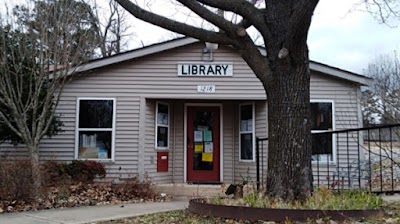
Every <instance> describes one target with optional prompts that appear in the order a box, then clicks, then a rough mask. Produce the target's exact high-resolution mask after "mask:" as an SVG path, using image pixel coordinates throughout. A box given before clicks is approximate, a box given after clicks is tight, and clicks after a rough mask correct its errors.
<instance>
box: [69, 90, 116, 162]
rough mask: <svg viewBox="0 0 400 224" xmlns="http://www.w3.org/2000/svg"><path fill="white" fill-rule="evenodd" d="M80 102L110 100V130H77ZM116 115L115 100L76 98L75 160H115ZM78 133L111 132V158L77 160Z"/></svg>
mask: <svg viewBox="0 0 400 224" xmlns="http://www.w3.org/2000/svg"><path fill="white" fill-rule="evenodd" d="M81 100H104V101H107V100H112V101H113V114H112V116H113V118H112V119H113V121H112V128H79V112H80V101H81ZM116 114H117V99H116V98H103V97H78V98H77V99H76V119H75V156H74V158H75V159H77V160H96V161H114V159H115V130H116ZM80 131H111V158H110V159H96V158H79V157H78V155H79V132H80Z"/></svg>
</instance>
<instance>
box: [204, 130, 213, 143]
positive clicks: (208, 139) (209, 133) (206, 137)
mask: <svg viewBox="0 0 400 224" xmlns="http://www.w3.org/2000/svg"><path fill="white" fill-rule="evenodd" d="M203 136H204V141H205V142H211V141H212V131H207V130H206V131H204V134H203Z"/></svg>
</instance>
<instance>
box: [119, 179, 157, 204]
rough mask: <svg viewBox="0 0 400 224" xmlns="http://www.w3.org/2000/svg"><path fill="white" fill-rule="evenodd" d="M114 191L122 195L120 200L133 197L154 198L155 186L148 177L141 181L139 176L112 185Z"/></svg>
mask: <svg viewBox="0 0 400 224" xmlns="http://www.w3.org/2000/svg"><path fill="white" fill-rule="evenodd" d="M112 188H113V192H115V193H116V194H118V195H120V200H127V199H131V198H141V199H154V198H155V197H156V196H157V194H156V193H155V190H154V186H153V184H152V183H151V181H150V180H149V179H148V178H145V179H144V180H143V181H141V180H140V179H139V178H138V177H132V178H128V179H125V180H124V182H123V183H120V184H115V185H112Z"/></svg>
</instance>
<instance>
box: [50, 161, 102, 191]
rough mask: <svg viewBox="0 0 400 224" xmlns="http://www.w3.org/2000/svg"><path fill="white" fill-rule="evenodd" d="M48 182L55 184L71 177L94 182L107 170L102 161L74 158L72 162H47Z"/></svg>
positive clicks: (78, 180) (73, 179)
mask: <svg viewBox="0 0 400 224" xmlns="http://www.w3.org/2000/svg"><path fill="white" fill-rule="evenodd" d="M44 170H45V173H47V177H48V184H49V185H50V186H54V185H55V184H57V183H58V182H60V181H65V179H70V180H72V181H75V182H85V183H86V182H93V180H94V179H95V178H96V177H99V178H104V177H105V176H106V170H105V168H104V165H103V164H102V163H99V162H96V161H91V160H74V161H72V162H71V163H57V162H53V161H50V162H47V163H45V164H44Z"/></svg>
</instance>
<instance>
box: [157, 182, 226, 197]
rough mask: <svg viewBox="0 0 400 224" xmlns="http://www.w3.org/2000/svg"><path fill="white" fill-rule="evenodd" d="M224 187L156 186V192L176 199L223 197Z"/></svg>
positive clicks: (201, 185)
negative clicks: (182, 197) (183, 197)
mask: <svg viewBox="0 0 400 224" xmlns="http://www.w3.org/2000/svg"><path fill="white" fill-rule="evenodd" d="M225 190H226V189H225V185H223V184H222V185H204V184H158V185H156V191H157V192H158V193H166V194H167V195H172V196H176V197H180V196H185V197H212V196H219V195H221V196H222V195H225Z"/></svg>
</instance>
